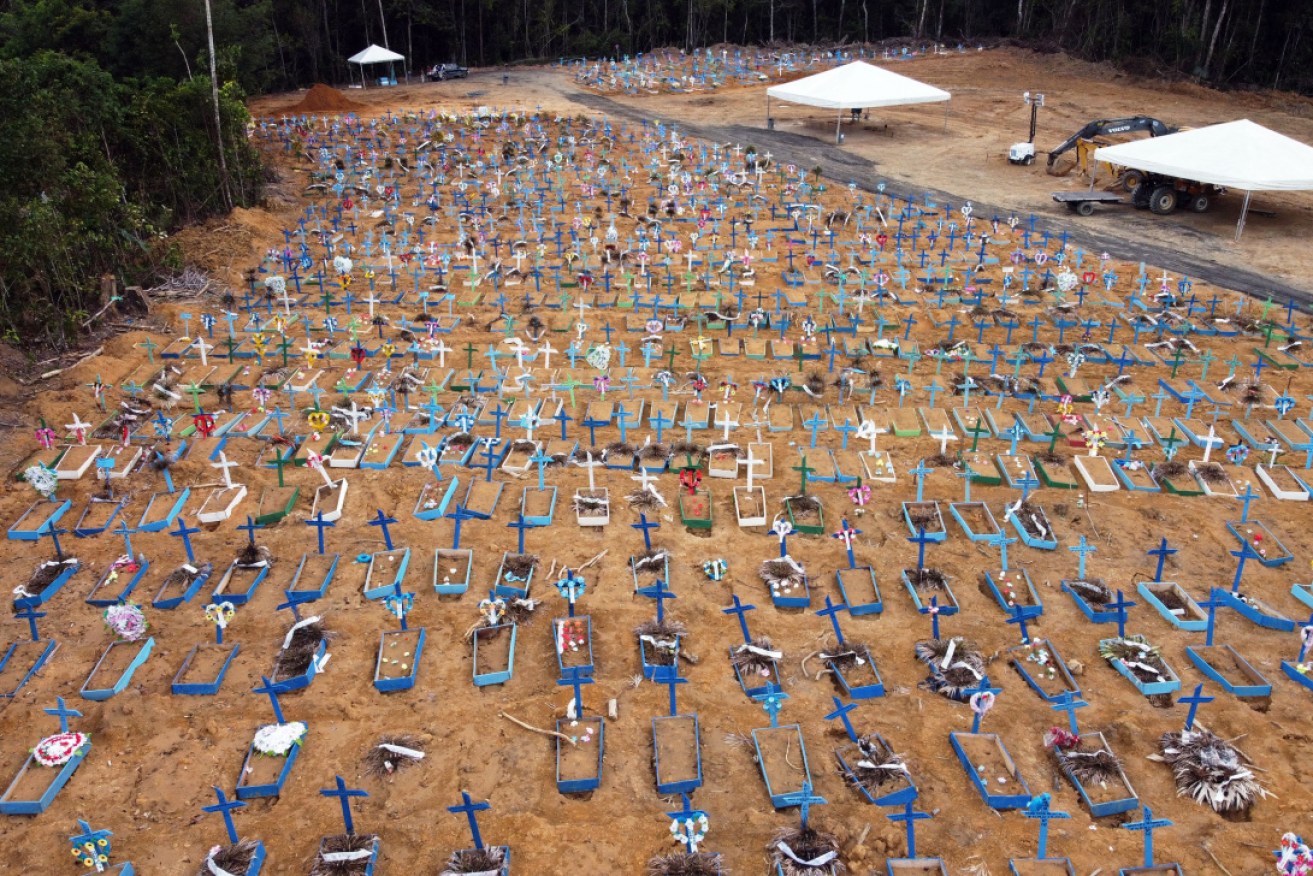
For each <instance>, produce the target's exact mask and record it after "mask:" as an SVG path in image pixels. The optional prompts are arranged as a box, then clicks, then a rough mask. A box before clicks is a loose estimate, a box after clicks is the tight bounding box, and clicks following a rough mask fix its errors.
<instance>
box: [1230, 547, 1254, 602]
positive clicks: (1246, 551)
mask: <svg viewBox="0 0 1313 876" xmlns="http://www.w3.org/2000/svg"><path fill="white" fill-rule="evenodd" d="M1231 556H1233V557H1235V558H1237V559H1238V560H1240V562H1239V563H1238V564H1237V565H1236V569H1235V580H1233V581H1232V582H1231V592H1232V593H1238V592H1239V591H1240V578H1241V577H1242V576H1243V575H1244V574H1245V561H1246V560H1249V559H1251V558H1252V559H1258V552H1257V551H1255V550H1254V546H1253V545H1251V544H1250V543H1249V542H1248V541H1245V542H1242V543H1241V545H1240V550H1238V551H1231Z"/></svg>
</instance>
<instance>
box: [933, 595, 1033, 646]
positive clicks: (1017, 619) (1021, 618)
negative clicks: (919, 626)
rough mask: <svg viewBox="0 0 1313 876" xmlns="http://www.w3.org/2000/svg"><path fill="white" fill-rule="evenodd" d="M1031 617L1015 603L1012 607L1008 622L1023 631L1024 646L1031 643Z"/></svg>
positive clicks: (1022, 641) (1022, 640) (1022, 642)
mask: <svg viewBox="0 0 1313 876" xmlns="http://www.w3.org/2000/svg"><path fill="white" fill-rule="evenodd" d="M1029 617H1030V615H1029V614H1028V613H1027V612H1026V610H1025V609H1024V608H1022V607H1021V606H1020V605H1017V604H1015V603H1014V604H1013V606H1012V616H1011V617H1009V618H1008V619H1007V621H1006V622H1007V623H1010V624H1016V625H1017V629H1019V630H1021V644H1023V645H1026V644H1029V643H1030V633H1029V631H1028V630H1027V629H1026V620H1027V619H1028V618H1029ZM936 638H938V637H936Z"/></svg>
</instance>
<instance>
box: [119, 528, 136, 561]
mask: <svg viewBox="0 0 1313 876" xmlns="http://www.w3.org/2000/svg"><path fill="white" fill-rule="evenodd" d="M114 534H115V535H121V536H123V552H124V553H125V554H127V555H128V556H130V557H132V556H136V554H134V553H133V552H132V536H134V535H136V534H137V530H135V529H133V528H132V527H130V526H128V521H127V519H126V518H125V519H122V520H120V521H119V528H118V529H116V530H114Z"/></svg>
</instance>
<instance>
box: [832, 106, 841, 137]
mask: <svg viewBox="0 0 1313 876" xmlns="http://www.w3.org/2000/svg"><path fill="white" fill-rule="evenodd" d="M842 125H843V107H839V115H838V117H837V118H836V119H835V120H834V142H835V144H836V145H838V143H839V137H840V136H841V134H840V131H839V128H840V127H841V126H842Z"/></svg>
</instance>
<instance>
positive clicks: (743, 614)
mask: <svg viewBox="0 0 1313 876" xmlns="http://www.w3.org/2000/svg"><path fill="white" fill-rule="evenodd" d="M732 599H733V600H734V605H732V606H731V607H729V608H722V609H721V610H720V611H721V614H732V615H736V616H737V617H738V621H739V630H740V631H741V632H742V633H743V644H745V645H750V644H752V635H751V634H750V633H749V632H748V618H747V614H748V612H750V611H753V610H754V609H756V607H757V606H755V605H744V604H743V603H742V602H740V601H739V595H738V594H737V593H735V594H734V595H733V596H732ZM1301 659H1302V658H1301Z"/></svg>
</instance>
